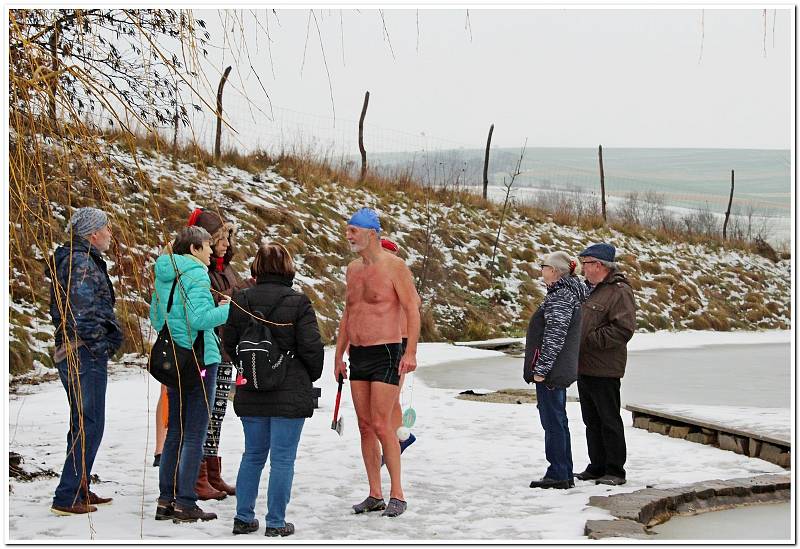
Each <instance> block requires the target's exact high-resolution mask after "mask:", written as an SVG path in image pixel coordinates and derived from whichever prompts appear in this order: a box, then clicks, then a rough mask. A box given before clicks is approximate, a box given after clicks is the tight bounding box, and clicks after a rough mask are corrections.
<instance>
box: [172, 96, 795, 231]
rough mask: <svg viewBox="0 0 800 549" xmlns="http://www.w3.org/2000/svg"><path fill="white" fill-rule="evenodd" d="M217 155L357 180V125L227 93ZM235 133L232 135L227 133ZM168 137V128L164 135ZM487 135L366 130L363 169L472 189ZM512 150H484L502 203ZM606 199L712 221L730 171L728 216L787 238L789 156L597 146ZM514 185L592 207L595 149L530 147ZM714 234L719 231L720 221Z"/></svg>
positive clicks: (202, 121)
mask: <svg viewBox="0 0 800 549" xmlns="http://www.w3.org/2000/svg"><path fill="white" fill-rule="evenodd" d="M225 117H226V121H227V122H228V123H229V124H230V126H231V127H232V129H231V128H225V130H224V131H223V137H222V149H223V151H224V150H226V149H228V150H237V151H238V152H240V153H249V152H255V151H264V152H267V153H268V154H271V155H278V154H281V153H293V154H297V153H302V154H305V155H309V156H312V157H314V158H317V159H320V160H327V161H330V162H333V163H335V164H336V165H337V166H343V167H346V168H349V169H350V170H351V173H353V174H357V172H358V170H359V169H360V165H361V158H360V154H359V148H358V120H357V119H355V118H348V117H340V116H337V117H336V118H335V119H334V118H333V117H332V116H330V115H322V114H313V113H308V112H301V111H297V110H293V109H288V108H284V107H280V106H277V105H271V104H269V103H268V102H267V101H266V100H265V101H264V102H262V103H258V104H257V103H256V102H255V101H253V100H251V99H248V98H245V97H244V96H242V95H241V94H240V93H239V92H238V90H232V92H231V96H230V98H226V99H225ZM190 127H191V133H189V132H187V131H185V130H181V132H180V133H179V139H180V140H181V141H189V140H194V141H196V142H198V143H200V144H202V145H203V146H204V147H206V148H208V149H211V148H212V147H213V142H214V136H215V131H216V119H215V118H214V117H213V115H211V114H209V113H208V111H207V109H204V111H200V112H195V113H194V114H193V118H192V123H191V126H190ZM233 130H235V131H233ZM164 131H165V132H168V133H169V132H171V129H167V128H165V129H164ZM485 138H486V136H470V138H469V140H466V139H465V141H464V142H456V141H452V140H448V139H443V138H439V137H436V136H432V135H428V134H426V133H425V132H424V131H404V130H398V129H392V128H384V127H379V126H376V125H374V124H370V123H369V113H368V114H367V119H366V124H365V127H364V143H365V148H366V150H367V160H368V165H369V168H370V169H371V170H373V171H374V172H375V173H377V174H379V175H383V176H392V175H397V174H403V175H406V176H410V177H412V178H414V179H416V180H418V181H420V182H422V183H423V184H433V185H436V184H450V185H453V184H455V185H457V186H461V187H465V188H469V187H473V190H475V192H480V190H479V189H480V187H481V184H482V178H483V175H482V172H483V162H484V152H485V151H484V147H485V141H484V140H485ZM519 155H520V150H519V149H515V148H493V149H492V150H491V154H490V162H489V173H488V180H489V185H490V191H489V196H490V197H495V198H499V197H501V196H504V189H503V183H504V181H508V180H509V179H510V174H511V172H512V170H513V168H514V166H515V165H516V162H517V160H518V159H519ZM603 164H604V175H605V189H606V197H607V202H608V204H609V207H610V208H611V210H614V209H617V210H620V209H622V208H623V207H624V204H625V203H626V202H627V203H629V204H628V205H629V206H630V202H631V201H633V203H634V204H635V203H647V202H652V201H655V202H656V203H657V204H658V205H660V206H663V207H665V208H667V209H669V210H671V211H672V212H673V213H676V214H679V215H694V214H697V213H704V214H708V215H711V216H714V217H716V218H719V219H720V220H721V218H722V217H723V216H724V213H725V211H726V209H727V205H728V199H729V194H730V189H731V171H734V184H735V192H734V198H733V203H732V208H731V211H732V214H733V215H738V216H745V217H749V218H750V222H751V224H752V220H753V219H756V220H758V222H759V223H760V224H761V226H762V229H763V230H760V233H763V234H762V235H761V236H768V237H769V239H770V240H772V241H774V242H782V241H788V240H789V239H790V237H791V231H790V216H791V158H790V151H788V150H753V149H741V150H734V149H667V148H660V149H657V148H649V149H646V148H641V149H640V148H607V147H604V148H603ZM521 172H522V173H521V174H520V175H519V176H518V177H517V178H516V180H515V183H514V187H515V190H514V196H515V199H516V201H517V202H519V203H528V204H532V205H545V202H547V200H544V198H543V197H547V196H550V197H551V198H550V199H548V200H549V201H550V202H552V196H553V193H560V194H562V195H564V196H570V197H576V196H580V197H582V199H584V200H589V201H592V200H599V191H600V172H599V162H598V150H597V149H596V148H529V149H527V150H526V151H525V155H524V158H523V161H522V164H521ZM720 223H721V222H720ZM720 227H721V224H720Z"/></svg>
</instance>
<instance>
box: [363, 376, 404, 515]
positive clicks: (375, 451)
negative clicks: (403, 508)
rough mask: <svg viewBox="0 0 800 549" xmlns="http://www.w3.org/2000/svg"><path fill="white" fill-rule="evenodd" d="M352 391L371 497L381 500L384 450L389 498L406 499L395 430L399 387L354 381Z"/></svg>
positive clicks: (398, 444)
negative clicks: (389, 481) (394, 417)
mask: <svg viewBox="0 0 800 549" xmlns="http://www.w3.org/2000/svg"><path fill="white" fill-rule="evenodd" d="M350 391H351V393H352V395H353V405H354V406H355V409H356V415H357V416H358V429H359V431H360V433H361V455H362V457H363V458H364V467H365V468H366V470H367V480H368V482H369V495H370V496H372V497H375V498H382V497H383V495H382V494H383V492H382V489H381V473H380V471H381V448H383V458H384V461H385V462H386V468H387V469H388V471H389V477H390V478H391V489H390V497H393V498H397V499H400V500H403V499H404V496H403V488H402V485H401V480H400V474H401V473H400V443H399V442H398V440H397V434H396V428H395V427H393V419H392V412H393V409H394V406H395V404H396V403H397V399H398V394H399V391H400V388H399V387H397V386H396V385H391V384H388V383H380V382H368V381H351V382H350Z"/></svg>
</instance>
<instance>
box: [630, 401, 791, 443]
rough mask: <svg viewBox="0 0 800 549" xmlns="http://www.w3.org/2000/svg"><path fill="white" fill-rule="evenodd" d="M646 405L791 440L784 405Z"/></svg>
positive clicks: (686, 416)
mask: <svg viewBox="0 0 800 549" xmlns="http://www.w3.org/2000/svg"><path fill="white" fill-rule="evenodd" d="M646 407H647V409H649V410H653V411H656V412H664V413H667V414H672V415H676V416H680V417H684V418H687V419H694V420H697V421H702V422H704V423H709V424H713V425H719V426H721V427H728V428H729V429H737V430H739V431H744V432H745V433H758V434H760V435H764V436H769V437H772V438H774V439H777V440H782V441H787V442H791V440H792V420H791V416H790V411H789V409H788V408H754V407H752V406H702V405H696V404H648V405H647V406H646Z"/></svg>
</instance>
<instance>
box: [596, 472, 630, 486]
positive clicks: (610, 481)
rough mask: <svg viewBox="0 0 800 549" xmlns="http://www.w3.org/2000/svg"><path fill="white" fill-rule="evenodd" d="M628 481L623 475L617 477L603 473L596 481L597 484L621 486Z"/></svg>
mask: <svg viewBox="0 0 800 549" xmlns="http://www.w3.org/2000/svg"><path fill="white" fill-rule="evenodd" d="M626 482H628V481H627V480H625V479H624V478H622V477H617V476H614V475H603V476H602V477H600V478H599V479H597V480H596V481H595V482H594V483H595V484H607V485H609V486H620V485H622V484H625V483H626Z"/></svg>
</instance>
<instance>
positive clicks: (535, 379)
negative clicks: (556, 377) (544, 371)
mask: <svg viewBox="0 0 800 549" xmlns="http://www.w3.org/2000/svg"><path fill="white" fill-rule="evenodd" d="M533 381H535V382H536V383H541V382H542V381H544V376H540V375H539V374H535V375H534V376H533Z"/></svg>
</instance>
